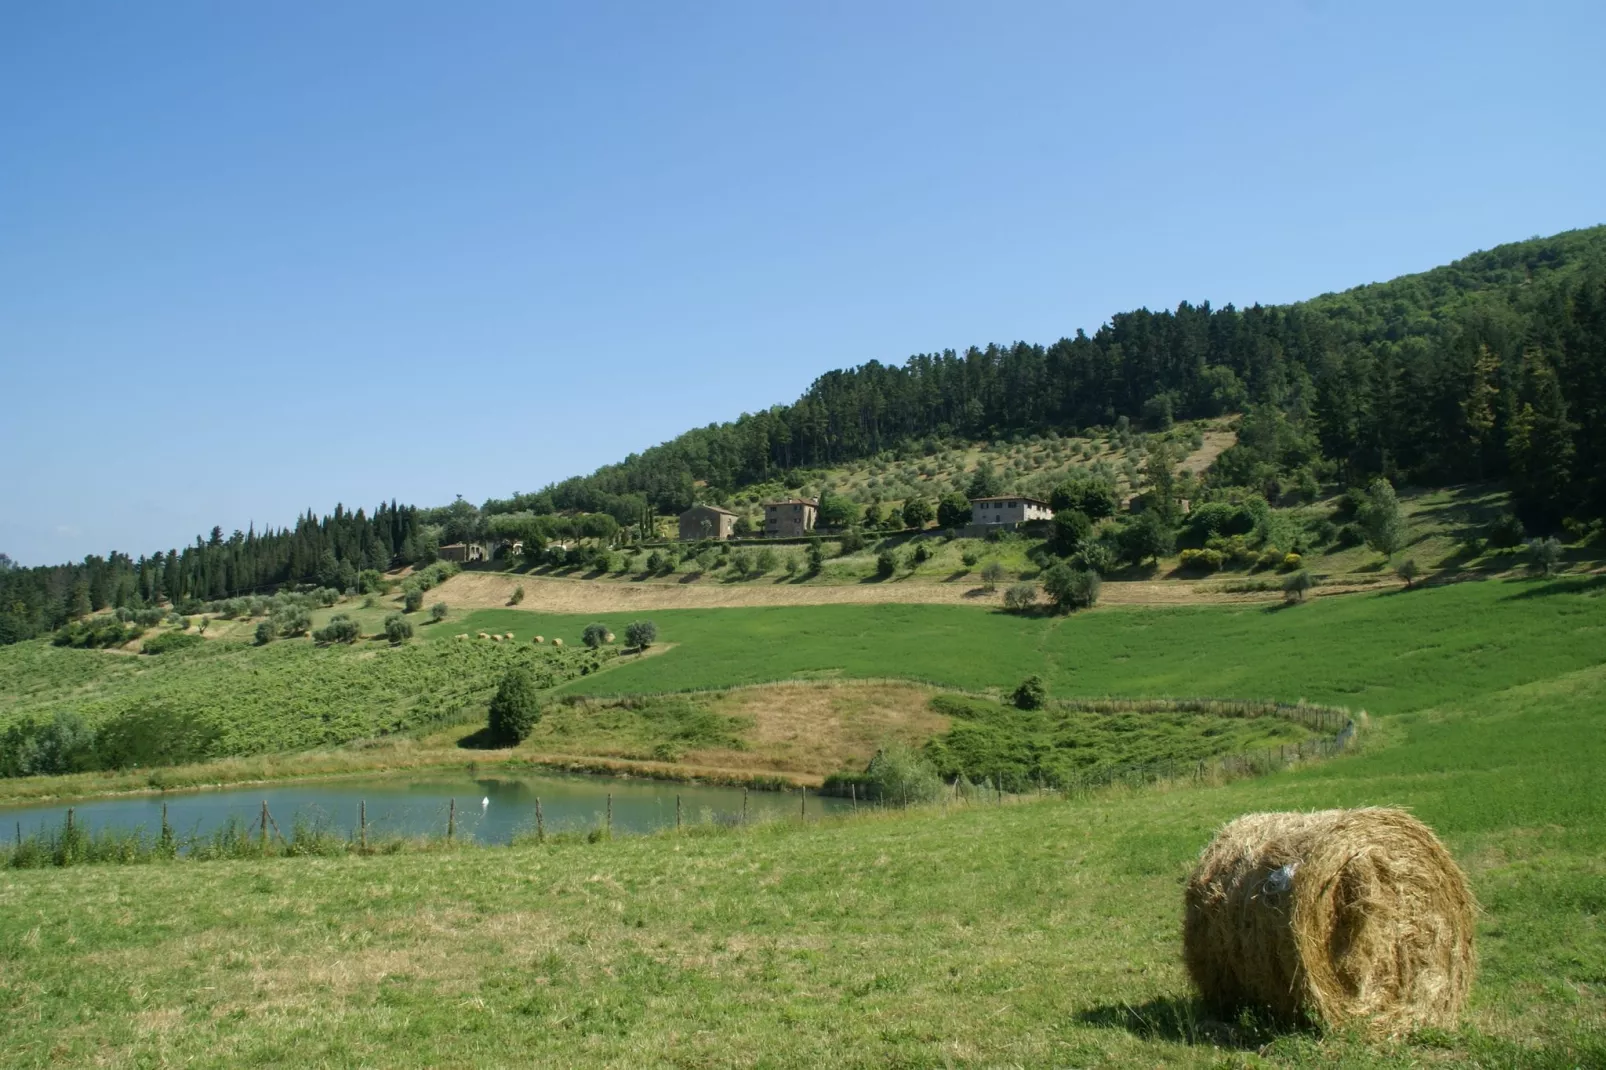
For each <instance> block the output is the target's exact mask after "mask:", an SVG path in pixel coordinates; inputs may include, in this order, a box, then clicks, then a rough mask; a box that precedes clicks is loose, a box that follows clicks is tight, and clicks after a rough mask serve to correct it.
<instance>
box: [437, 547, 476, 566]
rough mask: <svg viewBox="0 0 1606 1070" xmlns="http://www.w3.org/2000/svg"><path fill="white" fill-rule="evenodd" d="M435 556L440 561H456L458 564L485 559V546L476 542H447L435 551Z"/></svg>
mask: <svg viewBox="0 0 1606 1070" xmlns="http://www.w3.org/2000/svg"><path fill="white" fill-rule="evenodd" d="M435 556H436V557H438V558H440V559H441V560H442V561H456V562H457V563H458V564H459V565H467V564H469V563H470V562H474V561H484V560H485V559H486V553H485V546H484V545H483V544H481V543H477V542H449V543H447V544H446V545H445V546H442V547H441V548H440V549H439V550H437V551H435Z"/></svg>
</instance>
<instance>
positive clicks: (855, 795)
mask: <svg viewBox="0 0 1606 1070" xmlns="http://www.w3.org/2000/svg"><path fill="white" fill-rule="evenodd" d="M848 798H850V799H852V800H853V812H854V813H858V812H859V785H857V784H849V785H848ZM17 827H18V828H19V829H20V828H21V827H22V826H21V825H18V826H17Z"/></svg>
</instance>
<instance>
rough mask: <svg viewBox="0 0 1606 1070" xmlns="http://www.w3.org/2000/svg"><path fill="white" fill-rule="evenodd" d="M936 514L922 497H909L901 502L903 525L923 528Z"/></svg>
mask: <svg viewBox="0 0 1606 1070" xmlns="http://www.w3.org/2000/svg"><path fill="white" fill-rule="evenodd" d="M936 515H937V511H936V510H935V509H934V508H932V505H931V503H930V502H929V501H927V500H926V499H924V498H910V499H909V500H908V501H906V502H904V503H903V523H904V526H905V527H910V528H923V527H925V526H926V525H927V524H929V523H931V521H932V519H933V518H934V517H935V516H936Z"/></svg>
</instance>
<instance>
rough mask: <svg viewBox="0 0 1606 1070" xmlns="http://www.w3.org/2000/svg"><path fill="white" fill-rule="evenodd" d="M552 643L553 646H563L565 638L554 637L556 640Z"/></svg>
mask: <svg viewBox="0 0 1606 1070" xmlns="http://www.w3.org/2000/svg"><path fill="white" fill-rule="evenodd" d="M552 645H553V646H562V645H563V640H562V639H554V640H552Z"/></svg>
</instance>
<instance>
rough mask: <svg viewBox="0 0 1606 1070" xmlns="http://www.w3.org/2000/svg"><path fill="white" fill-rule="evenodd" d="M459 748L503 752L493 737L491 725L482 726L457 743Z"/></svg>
mask: <svg viewBox="0 0 1606 1070" xmlns="http://www.w3.org/2000/svg"><path fill="white" fill-rule="evenodd" d="M457 745H458V747H460V748H461V749H463V750H501V749H502V748H501V746H500V745H499V744H498V743H497V742H496V738H495V737H494V736H492V735H491V726H490V725H481V726H480V727H479V728H476V729H475V730H474V731H472V732H470V733H469V734H468V735H466V736H464V737H463V738H461V739H459V740H458V741H457Z"/></svg>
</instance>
